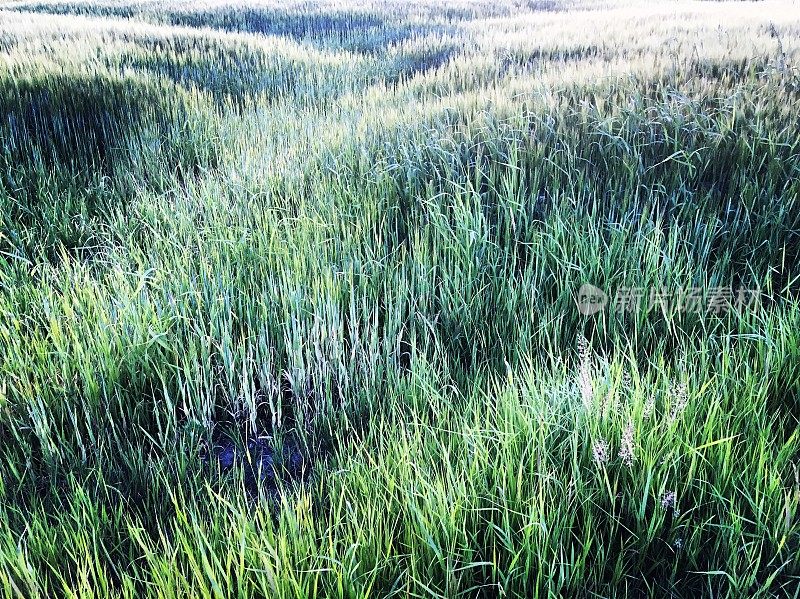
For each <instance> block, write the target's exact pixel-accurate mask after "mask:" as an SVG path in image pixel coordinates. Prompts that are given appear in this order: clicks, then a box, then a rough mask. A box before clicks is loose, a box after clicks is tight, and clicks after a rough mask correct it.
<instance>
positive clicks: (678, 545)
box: [672, 537, 683, 551]
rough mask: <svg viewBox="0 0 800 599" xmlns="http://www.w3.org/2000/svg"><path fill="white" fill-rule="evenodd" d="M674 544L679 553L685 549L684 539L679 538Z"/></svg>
mask: <svg viewBox="0 0 800 599" xmlns="http://www.w3.org/2000/svg"><path fill="white" fill-rule="evenodd" d="M672 544H673V546H674V547H675V549H677V550H678V551H680V550H681V549H683V539H682V538H680V537H678V538H677V539H675V541H674V542H673V543H672Z"/></svg>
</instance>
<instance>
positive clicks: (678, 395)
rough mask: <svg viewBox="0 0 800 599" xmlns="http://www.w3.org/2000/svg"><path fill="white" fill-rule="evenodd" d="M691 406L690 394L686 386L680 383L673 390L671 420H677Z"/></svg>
mask: <svg viewBox="0 0 800 599" xmlns="http://www.w3.org/2000/svg"><path fill="white" fill-rule="evenodd" d="M687 405H689V394H688V392H687V390H686V385H685V384H683V383H680V384H678V385H676V386H675V387H673V389H672V410H671V411H670V414H669V419H670V420H675V419H676V418H677V417H678V416H680V415H681V414H682V413H683V411H684V410H685V409H686V406H687Z"/></svg>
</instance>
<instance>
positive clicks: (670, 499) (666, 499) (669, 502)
mask: <svg viewBox="0 0 800 599" xmlns="http://www.w3.org/2000/svg"><path fill="white" fill-rule="evenodd" d="M677 505H678V494H677V493H676V492H675V491H666V492H665V493H664V494H663V495H662V496H661V507H662V508H664V509H665V510H674V511H675V514H676V515H677V513H678V509H677V507H676V506H677Z"/></svg>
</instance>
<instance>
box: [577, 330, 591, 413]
mask: <svg viewBox="0 0 800 599" xmlns="http://www.w3.org/2000/svg"><path fill="white" fill-rule="evenodd" d="M578 354H579V355H580V360H581V363H580V367H579V369H578V388H579V390H580V393H581V398H582V399H583V403H584V405H585V406H587V407H588V406H590V405H591V403H592V400H593V398H594V385H593V382H592V350H591V348H590V347H589V342H588V341H587V340H586V337H584V336H583V335H581V336H580V337H578Z"/></svg>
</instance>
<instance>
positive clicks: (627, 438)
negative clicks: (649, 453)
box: [619, 420, 636, 467]
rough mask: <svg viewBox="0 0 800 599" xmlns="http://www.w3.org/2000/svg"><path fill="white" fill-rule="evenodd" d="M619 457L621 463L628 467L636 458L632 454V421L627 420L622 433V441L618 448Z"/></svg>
mask: <svg viewBox="0 0 800 599" xmlns="http://www.w3.org/2000/svg"><path fill="white" fill-rule="evenodd" d="M619 459H621V460H622V463H623V464H625V465H626V466H628V467H630V466H632V465H633V460H634V459H636V457H635V455H634V442H633V421H632V420H629V421H628V426H627V427H626V428H625V431H624V432H623V433H622V441H621V443H620V448H619Z"/></svg>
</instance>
